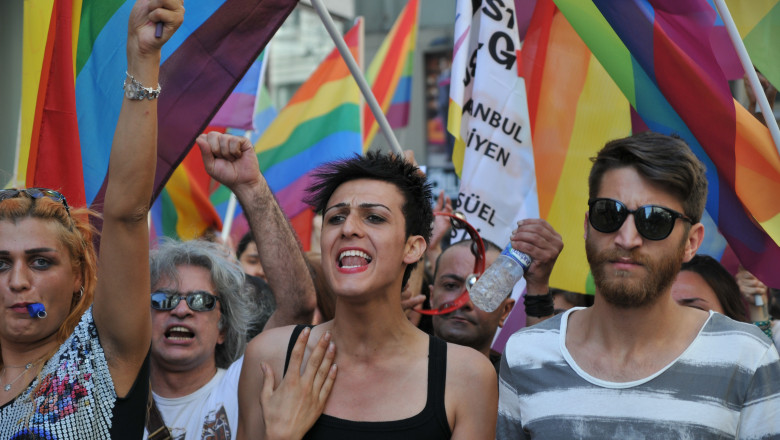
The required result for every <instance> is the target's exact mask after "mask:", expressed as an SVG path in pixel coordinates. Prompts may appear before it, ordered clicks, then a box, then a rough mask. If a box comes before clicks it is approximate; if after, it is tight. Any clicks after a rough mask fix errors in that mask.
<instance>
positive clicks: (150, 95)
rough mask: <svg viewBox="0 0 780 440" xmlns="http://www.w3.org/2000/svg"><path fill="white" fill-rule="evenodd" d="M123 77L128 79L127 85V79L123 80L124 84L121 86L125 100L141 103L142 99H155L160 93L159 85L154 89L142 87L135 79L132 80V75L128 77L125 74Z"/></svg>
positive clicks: (126, 73)
mask: <svg viewBox="0 0 780 440" xmlns="http://www.w3.org/2000/svg"><path fill="white" fill-rule="evenodd" d="M125 75H127V78H129V79H130V82H129V83H128V82H127V79H125V83H124V84H123V86H122V89H123V90H124V91H125V96H126V97H127V99H132V100H134V101H142V100H144V99H149V100H152V99H157V98H158V97H159V96H160V91H161V90H162V88H161V87H160V85H159V84H157V88H156V89H153V88H151V87H144V85H143V84H141V83H140V82H138V80H137V79H135V78H133V75H130V73H129V72H125Z"/></svg>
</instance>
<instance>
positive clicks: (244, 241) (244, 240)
mask: <svg viewBox="0 0 780 440" xmlns="http://www.w3.org/2000/svg"><path fill="white" fill-rule="evenodd" d="M253 241H255V238H254V237H253V236H252V231H249V232H247V233H246V234H244V235H243V236H242V237H241V240H239V242H238V246H236V258H238V259H241V254H243V253H244V251H245V250H246V247H247V246H249V243H251V242H253Z"/></svg>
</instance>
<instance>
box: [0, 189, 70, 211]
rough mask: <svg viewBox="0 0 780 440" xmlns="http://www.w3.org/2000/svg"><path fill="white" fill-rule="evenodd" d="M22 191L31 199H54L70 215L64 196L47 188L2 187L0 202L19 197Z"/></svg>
mask: <svg viewBox="0 0 780 440" xmlns="http://www.w3.org/2000/svg"><path fill="white" fill-rule="evenodd" d="M22 193H24V194H27V195H28V196H29V197H30V198H32V199H40V198H43V197H46V198H49V199H52V200H54V201H55V202H58V203H62V206H64V207H65V211H67V212H68V215H70V207H68V201H67V200H65V196H63V195H62V193H60V192H57V191H54V190H53V189H48V188H25V189H2V190H0V202H2V201H3V200H7V199H13V198H15V197H19V195H20V194H22Z"/></svg>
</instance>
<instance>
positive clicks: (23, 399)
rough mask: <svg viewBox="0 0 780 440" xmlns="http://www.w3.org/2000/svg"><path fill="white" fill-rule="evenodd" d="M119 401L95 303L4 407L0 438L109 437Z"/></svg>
mask: <svg viewBox="0 0 780 440" xmlns="http://www.w3.org/2000/svg"><path fill="white" fill-rule="evenodd" d="M116 400H117V397H116V392H115V391H114V382H113V381H112V380H111V374H110V373H109V370H108V363H107V362H106V357H105V355H104V353H103V347H101V345H100V342H99V341H98V335H97V328H96V327H95V322H94V320H93V318H92V309H91V308H90V309H89V310H87V311H86V312H85V313H84V315H83V316H82V317H81V321H80V322H79V324H78V325H77V326H76V328H75V329H74V331H73V333H72V334H71V335H70V337H69V338H68V339H67V340H66V341H65V342H64V343H63V344H62V345H61V346H60V348H59V350H58V351H57V353H56V354H55V355H54V356H52V358H51V359H49V361H48V362H46V364H45V365H44V367H43V369H42V371H41V373H40V374H39V375H38V377H37V378H36V379H35V380H34V381H33V382H32V384H30V386H29V387H28V388H27V389H26V390H24V391H23V392H22V393H21V394H20V395H19V396H18V397H17V398H16V399H14V400H13V401H11V402H8V403H7V404H6V405H4V406H3V407H0V421H1V422H0V440H7V439H23V438H56V439H77V438H78V439H100V440H105V439H109V438H111V436H110V434H109V429H110V427H111V418H112V410H113V408H114V405H115V403H116Z"/></svg>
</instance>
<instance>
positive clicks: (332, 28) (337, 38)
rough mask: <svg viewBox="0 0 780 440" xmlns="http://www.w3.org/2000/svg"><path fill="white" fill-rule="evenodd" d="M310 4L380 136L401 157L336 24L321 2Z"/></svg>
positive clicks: (383, 115) (392, 134)
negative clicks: (345, 67) (347, 69)
mask: <svg viewBox="0 0 780 440" xmlns="http://www.w3.org/2000/svg"><path fill="white" fill-rule="evenodd" d="M311 4H312V6H314V9H315V10H317V14H318V15H319V16H320V19H321V20H322V24H324V25H325V29H327V31H328V34H330V38H331V39H332V40H333V42H334V43H335V44H336V48H337V49H338V50H339V53H340V54H341V58H343V59H344V62H345V63H347V67H348V68H349V71H350V73H352V76H353V77H354V78H355V81H356V82H357V84H358V87H359V88H360V91H361V93H363V97H364V98H365V99H366V103H368V107H369V108H370V109H371V113H373V114H374V117H375V118H376V121H377V123H378V124H379V128H380V129H381V130H382V134H384V135H385V139H387V142H388V143H389V144H390V147H392V149H393V150H394V151H395V152H396V153H398V154H400V155H403V154H404V152H403V149H401V145H400V144H399V143H398V139H396V138H395V134H394V133H393V129H392V128H390V123H389V122H387V118H386V117H385V114H384V113H383V112H382V108H381V107H379V103H378V102H377V101H376V97H375V96H374V93H373V92H372V91H371V87H370V86H369V85H368V82H367V81H366V78H365V77H364V76H363V72H361V71H360V67H359V66H358V64H357V62H356V61H355V58H353V57H352V53H350V51H349V48H348V47H347V43H346V42H344V38H343V37H342V36H341V34H340V33H339V32H338V30H337V29H336V24H335V23H333V19H332V18H331V17H330V13H329V12H328V9H327V8H325V6H324V5H323V4H322V0H311Z"/></svg>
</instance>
